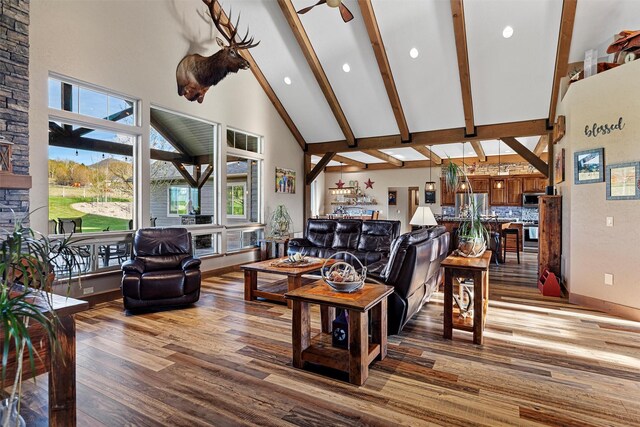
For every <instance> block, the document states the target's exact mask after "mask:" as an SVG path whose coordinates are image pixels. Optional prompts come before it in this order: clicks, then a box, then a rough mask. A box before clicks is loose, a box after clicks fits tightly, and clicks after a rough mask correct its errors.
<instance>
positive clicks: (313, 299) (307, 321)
mask: <svg viewBox="0 0 640 427" xmlns="http://www.w3.org/2000/svg"><path fill="white" fill-rule="evenodd" d="M392 293H393V287H392V286H385V285H378V284H375V285H374V284H369V283H366V284H365V285H364V287H362V288H361V289H360V290H358V291H355V292H353V293H342V292H335V291H333V290H332V289H331V288H330V287H329V285H327V284H326V283H324V281H322V280H318V281H316V282H314V283H312V284H310V285H307V286H303V287H301V288H298V289H295V290H292V291H289V292H287V293H286V294H285V298H287V300H290V301H291V300H292V301H293V316H292V325H291V330H292V344H293V366H295V367H296V368H304V364H305V362H310V363H315V364H317V365H322V366H325V367H328V368H333V369H337V370H340V371H344V372H348V373H349V382H350V383H352V384H356V385H362V384H364V382H365V381H366V380H367V377H368V376H369V365H370V364H371V363H372V362H373V361H374V360H376V359H379V360H382V359H384V358H385V357H386V356H387V297H388V296H389V295H390V294H392ZM309 304H319V305H320V306H321V307H327V306H329V307H334V308H336V307H337V308H342V309H345V310H347V311H348V313H349V346H348V348H347V349H344V348H337V347H332V346H331V330H328V331H326V332H329V333H328V334H324V333H323V334H319V335H318V336H317V337H314V338H311V313H310V312H309ZM369 313H371V315H372V319H371V342H369V322H368V319H369ZM329 322H331V320H329ZM323 329H324V328H323ZM323 332H324V331H323Z"/></svg>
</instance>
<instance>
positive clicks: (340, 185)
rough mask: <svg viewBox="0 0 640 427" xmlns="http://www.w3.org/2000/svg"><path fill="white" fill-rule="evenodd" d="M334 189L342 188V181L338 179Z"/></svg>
mask: <svg viewBox="0 0 640 427" xmlns="http://www.w3.org/2000/svg"><path fill="white" fill-rule="evenodd" d="M336 187H338V188H342V187H344V182H342V179H339V180H338V182H336Z"/></svg>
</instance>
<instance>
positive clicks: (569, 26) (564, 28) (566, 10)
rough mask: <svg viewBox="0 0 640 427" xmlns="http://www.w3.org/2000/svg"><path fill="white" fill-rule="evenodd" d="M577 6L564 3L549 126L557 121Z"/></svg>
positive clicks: (573, 0)
mask: <svg viewBox="0 0 640 427" xmlns="http://www.w3.org/2000/svg"><path fill="white" fill-rule="evenodd" d="M577 4H578V0H564V1H563V2H562V17H561V19H560V34H559V36H558V48H557V50H556V67H555V71H554V73H553V88H552V92H551V104H550V105H549V126H552V125H553V123H554V122H555V120H556V106H557V104H558V97H559V95H560V80H561V79H562V78H563V77H565V76H566V75H567V68H568V66H569V51H570V49H571V38H572V37H573V24H574V22H575V18H576V7H577Z"/></svg>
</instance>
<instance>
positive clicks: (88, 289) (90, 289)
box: [82, 286, 93, 295]
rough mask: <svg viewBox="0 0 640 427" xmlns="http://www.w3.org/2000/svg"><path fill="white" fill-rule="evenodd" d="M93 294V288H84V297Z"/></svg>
mask: <svg viewBox="0 0 640 427" xmlns="http://www.w3.org/2000/svg"><path fill="white" fill-rule="evenodd" d="M92 293H93V286H91V287H90V288H82V295H89V294H92Z"/></svg>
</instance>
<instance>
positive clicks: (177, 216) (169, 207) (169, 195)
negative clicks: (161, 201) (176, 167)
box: [167, 184, 195, 218]
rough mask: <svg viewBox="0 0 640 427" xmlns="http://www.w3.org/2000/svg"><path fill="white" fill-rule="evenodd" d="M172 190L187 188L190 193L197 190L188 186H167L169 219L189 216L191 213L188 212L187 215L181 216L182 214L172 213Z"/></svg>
mask: <svg viewBox="0 0 640 427" xmlns="http://www.w3.org/2000/svg"><path fill="white" fill-rule="evenodd" d="M172 188H186V189H187V191H188V192H189V193H190V192H192V191H193V190H195V189H194V188H192V187H189V186H188V185H187V184H174V185H171V184H169V185H168V186H167V217H169V218H179V217H180V216H182V215H189V212H186V213H183V214H181V213H171V189H172ZM189 195H190V196H191V197H193V194H189ZM187 200H188V199H187Z"/></svg>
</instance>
